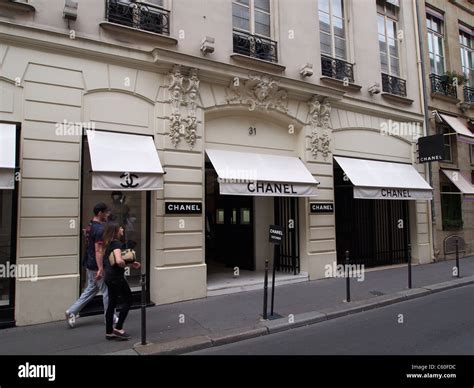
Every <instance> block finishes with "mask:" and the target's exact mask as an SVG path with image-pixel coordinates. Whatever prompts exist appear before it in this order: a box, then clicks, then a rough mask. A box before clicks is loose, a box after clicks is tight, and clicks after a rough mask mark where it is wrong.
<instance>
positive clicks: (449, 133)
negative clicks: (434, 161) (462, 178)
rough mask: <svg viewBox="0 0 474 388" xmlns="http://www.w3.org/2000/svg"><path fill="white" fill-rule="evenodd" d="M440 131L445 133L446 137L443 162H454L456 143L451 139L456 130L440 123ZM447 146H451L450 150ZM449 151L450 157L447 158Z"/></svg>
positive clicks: (444, 136) (444, 137)
mask: <svg viewBox="0 0 474 388" xmlns="http://www.w3.org/2000/svg"><path fill="white" fill-rule="evenodd" d="M438 133H439V134H442V135H443V139H444V149H445V153H444V154H445V159H443V160H442V162H446V163H454V147H455V143H454V142H453V140H452V139H451V138H452V137H453V136H455V133H456V132H453V130H452V129H451V127H449V126H448V125H446V124H442V123H439V124H438ZM446 147H448V148H449V150H447V149H446ZM448 153H449V156H450V158H449V159H447V155H448Z"/></svg>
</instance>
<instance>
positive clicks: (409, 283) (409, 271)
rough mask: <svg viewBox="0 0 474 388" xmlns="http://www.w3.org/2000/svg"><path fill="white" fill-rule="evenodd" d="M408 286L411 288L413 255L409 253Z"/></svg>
mask: <svg viewBox="0 0 474 388" xmlns="http://www.w3.org/2000/svg"><path fill="white" fill-rule="evenodd" d="M408 288H410V289H411V255H408Z"/></svg>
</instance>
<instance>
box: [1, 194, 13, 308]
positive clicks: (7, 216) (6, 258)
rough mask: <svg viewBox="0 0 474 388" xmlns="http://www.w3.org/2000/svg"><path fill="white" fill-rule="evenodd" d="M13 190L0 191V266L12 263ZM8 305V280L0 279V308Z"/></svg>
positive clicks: (7, 278) (5, 278) (6, 278)
mask: <svg viewBox="0 0 474 388" xmlns="http://www.w3.org/2000/svg"><path fill="white" fill-rule="evenodd" d="M13 195H14V191H13V190H0V265H2V266H7V262H10V263H12V259H13V258H12V249H13V247H12V245H11V243H12V222H13V214H12V211H13ZM9 304H10V278H9V277H0V306H8V305H9Z"/></svg>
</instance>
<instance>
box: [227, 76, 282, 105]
mask: <svg viewBox="0 0 474 388" xmlns="http://www.w3.org/2000/svg"><path fill="white" fill-rule="evenodd" d="M226 99H227V102H236V101H237V102H240V103H241V104H245V105H249V110H251V111H253V110H255V109H260V110H269V109H276V110H279V111H281V112H286V111H287V110H288V93H287V91H286V90H284V89H280V88H279V85H278V82H277V81H275V80H273V79H272V78H271V77H270V76H268V75H265V74H250V75H249V79H248V80H241V79H240V78H234V79H233V80H232V81H231V83H230V85H229V87H228V88H227V97H226Z"/></svg>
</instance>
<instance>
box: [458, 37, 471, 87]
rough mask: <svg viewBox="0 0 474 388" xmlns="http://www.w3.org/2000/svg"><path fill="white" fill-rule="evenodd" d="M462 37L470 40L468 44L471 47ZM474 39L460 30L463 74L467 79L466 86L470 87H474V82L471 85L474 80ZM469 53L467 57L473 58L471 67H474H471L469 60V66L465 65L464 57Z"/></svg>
mask: <svg viewBox="0 0 474 388" xmlns="http://www.w3.org/2000/svg"><path fill="white" fill-rule="evenodd" d="M462 37H466V38H467V39H468V42H469V43H470V44H469V46H466V45H465V44H464V43H463V41H462ZM473 40H474V37H473V36H472V35H469V34H468V33H467V32H465V31H463V30H461V29H460V30H459V48H460V52H461V72H462V74H464V76H466V77H467V82H466V85H467V86H469V87H474V82H473V83H472V85H471V80H472V79H474V47H473V46H474V43H473ZM465 53H467V56H468V57H469V56H470V57H471V65H472V67H469V60H468V63H467V65H466V66H465V65H464V64H463V61H464V55H465ZM464 69H467V73H466V72H465V71H464Z"/></svg>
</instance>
